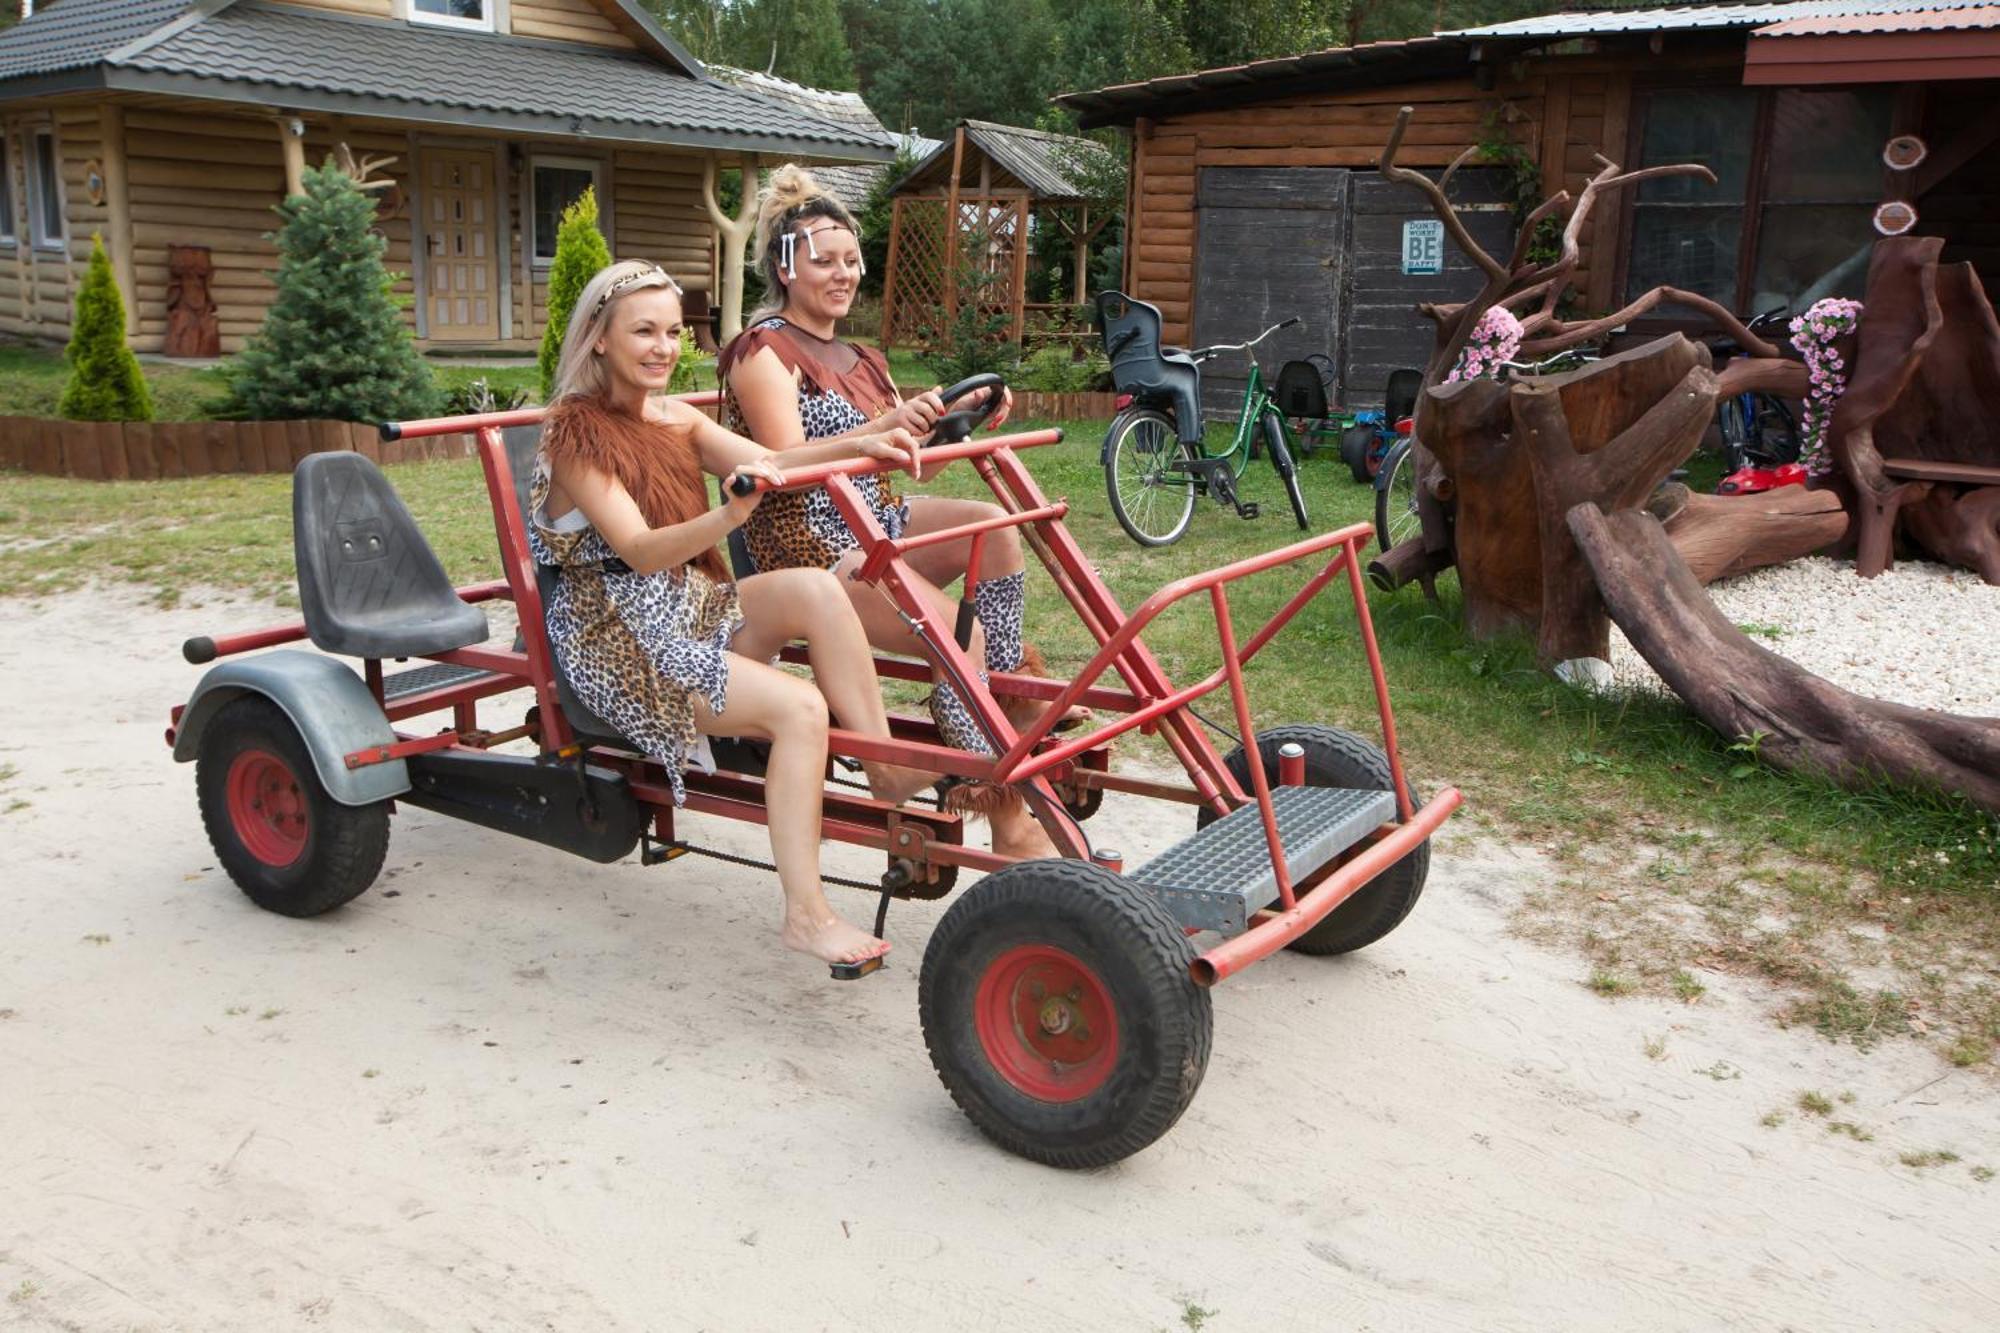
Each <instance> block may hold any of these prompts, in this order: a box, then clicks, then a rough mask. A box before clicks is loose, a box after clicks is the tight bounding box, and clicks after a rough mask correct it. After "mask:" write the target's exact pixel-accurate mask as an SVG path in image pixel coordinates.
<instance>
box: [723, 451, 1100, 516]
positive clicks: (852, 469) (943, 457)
mask: <svg viewBox="0 0 2000 1333" xmlns="http://www.w3.org/2000/svg"><path fill="white" fill-rule="evenodd" d="M1062 437H1063V433H1062V432H1061V431H1059V430H1054V429H1051V430H1031V431H1024V432H1022V433H1021V434H1019V435H996V436H994V437H993V438H991V439H987V440H967V441H965V442H964V443H962V444H934V445H932V446H931V447H930V448H928V449H926V450H924V452H923V461H924V466H925V467H926V468H928V467H931V466H933V465H934V464H938V463H951V462H956V461H957V460H958V459H961V458H984V457H986V456H987V455H989V454H992V453H993V452H994V451H995V450H1009V449H1039V448H1041V447H1042V446H1043V445H1047V444H1061V443H1062ZM903 470H904V468H903V465H902V464H900V463H893V462H890V461H889V460H888V459H886V458H841V459H836V460H835V461H833V462H831V463H811V464H808V465H807V466H805V467H788V468H784V469H782V471H783V472H784V474H785V484H784V485H782V486H773V485H771V484H770V483H769V482H767V481H763V480H761V479H759V480H758V481H757V489H758V490H760V491H797V490H803V489H805V488H806V487H808V486H824V485H826V483H827V482H829V481H831V480H832V479H833V478H835V477H867V476H872V475H874V474H875V473H878V472H901V471H903ZM856 535H857V536H859V535H860V534H858V533H857V534H856ZM883 539H884V540H886V539H887V534H886V533H885V534H884V535H883Z"/></svg>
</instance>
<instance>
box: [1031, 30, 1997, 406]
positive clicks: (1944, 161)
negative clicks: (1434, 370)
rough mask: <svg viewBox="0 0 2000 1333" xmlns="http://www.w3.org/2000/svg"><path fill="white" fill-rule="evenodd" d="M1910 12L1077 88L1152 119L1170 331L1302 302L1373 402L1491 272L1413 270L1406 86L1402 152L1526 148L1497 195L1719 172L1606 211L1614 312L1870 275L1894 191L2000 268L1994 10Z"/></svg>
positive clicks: (1363, 396) (1806, 292)
mask: <svg viewBox="0 0 2000 1333" xmlns="http://www.w3.org/2000/svg"><path fill="white" fill-rule="evenodd" d="M1890 7H1893V8H1894V9H1895V11H1896V12H1895V13H1894V14H1893V15H1887V16H1876V17H1875V19H1874V20H1873V21H1871V20H1870V18H1869V16H1867V15H1865V14H1850V15H1848V16H1847V17H1846V18H1844V19H1838V20H1830V19H1826V18H1824V17H1823V11H1824V9H1825V8H1826V7H1825V6H1824V5H1820V4H1815V3H1803V4H1800V3H1781V4H1739V5H1731V6H1727V7H1714V8H1707V9H1701V8H1696V9H1671V10H1616V11H1608V12H1604V13H1564V14H1552V15H1548V16H1545V17H1541V18H1534V19H1524V20H1520V21H1518V22H1513V23H1503V24H1497V25H1494V26H1491V27H1487V28H1479V29H1469V30H1465V31H1461V32H1450V33H1440V34H1437V35H1435V36H1431V37H1423V38H1417V39H1413V40H1410V41H1404V42H1378V43H1374V44H1371V45H1366V46H1358V47H1352V48H1342V49H1337V50H1331V51H1320V52H1313V53H1309V54H1306V55H1301V56H1296V57H1290V58H1287V59H1281V60H1268V61H1261V62H1258V63H1255V64H1250V65H1244V66H1239V67H1236V68H1231V69H1220V70H1204V71H1200V72H1196V73H1192V74H1186V75H1180V76H1175V77H1171V78H1162V79H1153V80H1149V81H1147V82H1143V83H1135V84H1125V85H1119V86H1116V87H1110V88H1101V89H1097V90H1095V91H1092V92H1085V93H1074V94H1069V95H1066V96H1063V97H1061V98H1058V99H1057V100H1058V101H1059V102H1061V103H1063V104H1064V105H1066V106H1067V107H1069V108H1070V109H1071V110H1072V111H1075V112H1076V113H1077V114H1078V115H1079V117H1080V119H1081V121H1082V124H1083V125H1084V126H1085V127H1086V128H1091V127H1096V126H1103V125H1119V126H1124V127H1127V128H1128V129H1129V130H1130V151H1131V179H1130V194H1129V199H1128V209H1127V219H1126V234H1127V238H1128V240H1127V244H1126V251H1125V275H1124V276H1125V283H1126V289H1127V290H1128V291H1130V292H1132V293H1133V294H1135V295H1138V296H1141V297H1143V298H1145V299H1146V300H1149V301H1152V302H1153V303H1155V304H1156V305H1158V306H1159V307H1160V308H1161V311H1162V313H1163V314H1164V315H1165V317H1166V324H1167V337H1168V338H1169V340H1171V341H1177V342H1185V343H1189V344H1204V343H1210V342H1217V341H1225V340H1233V339H1235V338H1238V337H1240V336H1242V335H1244V334H1246V333H1254V332H1255V331H1256V330H1257V329H1260V328H1262V327H1264V325H1265V324H1267V323H1269V322H1272V319H1271V318H1267V316H1270V317H1277V316H1282V315H1284V314H1299V315H1302V316H1303V317H1304V318H1305V319H1306V321H1307V328H1308V330H1309V331H1310V339H1309V340H1307V339H1303V338H1301V339H1295V340H1294V341H1293V343H1291V344H1284V345H1281V346H1280V347H1279V349H1278V351H1277V353H1276V354H1277V355H1287V354H1293V355H1295V354H1298V353H1299V352H1300V351H1303V350H1315V351H1332V352H1333V353H1335V355H1336V360H1337V361H1338V362H1339V363H1340V364H1341V365H1342V367H1343V369H1342V381H1343V384H1342V389H1343V396H1344V397H1345V398H1347V399H1349V400H1352V401H1358V402H1368V401H1371V400H1372V399H1373V398H1376V397H1378V396H1379V395H1380V393H1381V387H1382V381H1381V376H1380V372H1381V370H1382V369H1383V368H1384V365H1385V364H1386V363H1389V362H1393V361H1396V360H1401V361H1403V362H1404V363H1405V364H1412V365H1421V364H1422V362H1423V356H1422V352H1423V351H1425V350H1427V349H1428V346H1429V334H1428V326H1427V324H1426V323H1425V322H1424V321H1421V320H1420V319H1418V318H1416V317H1414V315H1412V314H1410V313H1409V311H1410V307H1412V306H1413V305H1414V304H1415V303H1416V302H1418V301H1420V300H1440V299H1442V300H1450V299H1458V298H1461V297H1463V296H1467V295H1470V294H1471V292H1472V291H1473V290H1474V289H1476V287H1477V286H1478V283H1477V281H1476V279H1475V276H1474V275H1473V274H1472V273H1471V272H1470V271H1466V270H1459V271H1454V268H1453V264H1452V260H1453V259H1454V258H1456V257H1455V256H1452V255H1450V254H1449V248H1448V247H1447V251H1448V253H1447V257H1446V263H1445V265H1444V268H1443V271H1442V272H1440V273H1437V274H1426V273H1423V272H1421V271H1418V272H1411V271H1408V270H1410V269H1413V268H1414V269H1417V270H1421V269H1423V268H1425V267H1427V264H1426V263H1424V262H1423V261H1424V259H1425V258H1426V256H1425V255H1423V254H1422V253H1421V244H1422V232H1423V230H1424V228H1423V227H1422V226H1421V225H1419V226H1418V227H1417V228H1416V229H1415V235H1414V236H1413V235H1412V233H1411V232H1410V231H1407V230H1406V229H1405V228H1404V227H1403V225H1402V224H1403V223H1404V222H1420V220H1421V218H1422V217H1423V216H1424V214H1423V211H1422V210H1421V209H1420V208H1419V207H1418V203H1417V200H1416V199H1415V198H1414V196H1411V197H1409V198H1397V197H1396V196H1397V195H1400V194H1402V193H1405V192H1400V191H1388V190H1386V189H1385V187H1384V185H1383V183H1382V182H1381V180H1380V179H1379V174H1378V173H1377V172H1376V171H1375V164H1376V162H1377V161H1378V159H1379V157H1380V155H1381V152H1382V149H1383V146H1384V143H1385V141H1386V138H1387V135H1388V133H1389V131H1390V129H1391V127H1392V126H1393V124H1394V122H1395V117H1396V112H1397V108H1398V107H1400V106H1403V105H1410V106H1413V107H1414V108H1415V116H1414V119H1413V122H1412V125H1411V129H1410V132H1409V135H1408V137H1407V139H1406V141H1405V143H1404V146H1403V149H1402V152H1401V154H1400V157H1399V161H1400V162H1401V163H1402V164H1404V165H1409V166H1417V167H1428V168H1433V169H1437V168H1442V167H1443V166H1444V165H1445V164H1447V163H1449V162H1450V161H1451V160H1452V159H1453V158H1454V157H1456V156H1457V155H1458V154H1459V153H1460V152H1461V151H1462V150H1463V149H1465V148H1466V147H1468V146H1469V145H1473V144H1480V143H1487V144H1493V145H1496V146H1499V145H1508V146H1510V147H1509V148H1508V151H1507V153H1506V155H1505V157H1501V158H1489V159H1487V160H1489V161H1494V162H1495V163H1496V165H1494V166H1490V167H1484V168H1481V169H1479V170H1467V169H1462V170H1461V171H1460V172H1458V173H1457V175H1456V176H1455V177H1454V183H1453V190H1452V193H1453V195H1454V200H1455V202H1456V203H1458V204H1459V205H1460V206H1461V207H1462V208H1463V209H1465V210H1467V211H1468V212H1470V213H1473V214H1475V215H1478V214H1483V213H1486V212H1488V211H1490V210H1493V209H1495V208H1499V209H1501V210H1503V211H1504V210H1505V208H1506V205H1507V204H1508V203H1510V202H1513V201H1514V200H1516V199H1517V198H1518V197H1519V196H1520V195H1521V194H1522V193H1530V194H1532V195H1533V196H1534V197H1540V196H1541V195H1542V194H1552V193H1554V192H1555V191H1556V190H1558V189H1567V190H1570V191H1572V192H1574V191H1576V190H1578V189H1580V188H1581V187H1582V186H1583V184H1584V183H1585V182H1586V180H1587V179H1588V178H1589V175H1590V173H1591V172H1592V171H1593V170H1594V169H1595V162H1596V157H1597V155H1599V154H1602V155H1603V156H1605V157H1607V158H1610V159H1611V160H1613V161H1616V162H1618V163H1620V164H1622V165H1624V166H1626V167H1637V166H1643V165H1652V164H1656V163H1662V162H1686V161H1696V162H1703V163H1706V164H1707V165H1709V166H1710V167H1711V168H1712V169H1713V170H1714V171H1715V172H1716V175H1717V177H1718V180H1717V183H1716V184H1715V185H1713V186H1708V185H1703V184H1700V183H1699V182H1694V181H1690V180H1688V179H1686V178H1679V179H1669V180H1660V181H1654V182H1648V183H1646V184H1644V185H1642V186H1641V187H1640V188H1639V189H1638V190H1637V191H1636V192H1632V193H1630V194H1627V193H1626V192H1620V193H1619V194H1618V195H1616V196H1613V197H1612V198H1610V199H1607V200H1606V201H1605V205H1604V206H1600V208H1599V209H1598V210H1597V213H1596V215H1595V220H1594V222H1593V223H1592V225H1591V227H1590V229H1589V232H1588V234H1587V236H1586V238H1585V244H1586V248H1585V251H1584V258H1583V265H1582V272H1581V275H1580V276H1579V278H1578V281H1577V289H1578V291H1579V292H1580V293H1581V294H1582V304H1583V306H1584V308H1585V309H1587V310H1588V311H1590V312H1592V313H1607V312H1611V311H1614V310H1617V309H1619V308H1620V307H1621V305H1622V304H1623V303H1624V301H1625V300H1626V299H1627V297H1628V295H1630V294H1637V293H1639V292H1642V291H1645V290H1647V289H1649V288H1651V287H1654V286H1656V285H1659V284H1662V283H1667V284H1671V285H1673V286H1676V287H1680V288H1683V289H1687V290H1691V291H1697V292H1701V293H1703V294H1705V295H1708V296H1711V297H1713V298H1715V299H1716V300H1718V301H1721V302H1722V303H1724V304H1726V305H1730V306H1732V307H1734V308H1736V309H1739V310H1764V309H1768V308H1770V307H1772V306H1774V305H1791V306H1794V307H1795V308H1796V307H1800V306H1802V305H1803V304H1805V303H1807V302H1809V301H1811V300H1814V299H1817V298H1818V297H1820V296H1826V295H1851V296H1859V295H1860V294H1861V287H1862V283H1863V280H1864V278H1865V273H1866V264H1867V255H1868V253H1869V249H1870V247H1871V246H1872V244H1873V242H1874V241H1875V240H1876V239H1877V231H1876V229H1875V227H1874V225H1873V222H1872V218H1873V215H1874V212H1875V210H1876V208H1877V207H1878V206H1879V205H1880V204H1881V203H1882V202H1883V201H1884V200H1886V199H1890V198H1898V199H1904V200H1907V201H1909V202H1910V203H1912V204H1913V205H1914V207H1915V212H1916V215H1917V221H1916V223H1915V230H1916V231H1917V232H1918V233H1921V234H1932V235H1938V236H1942V237H1944V238H1945V240H1946V256H1945V257H1946V258H1947V259H1954V258H1956V259H1966V260H1970V261H1972V262H1973V263H1974V264H1975V265H1976V266H1977V267H1979V268H1980V269H1981V271H1982V275H1983V276H1984V278H1985V281H1986V283H1987V286H1988V289H1989V290H2000V42H1996V40H1995V39H1996V38H2000V28H1997V27H1996V20H1994V18H1993V14H1994V11H1993V10H1992V8H1991V7H1990V6H1989V7H1985V8H1980V7H1977V6H1973V5H1970V4H1968V3H1966V0H1930V2H1929V3H1926V0H1916V3H1909V2H1908V0H1888V3H1887V4H1885V6H1884V8H1890ZM1866 8H1867V4H1866V0H1863V3H1861V4H1859V5H1857V6H1855V9H1856V10H1865V9H1866ZM1885 28H1888V29H1892V30H1893V31H1884V29H1885ZM1799 43H1806V44H1808V45H1796V44H1799ZM1891 44H1893V45H1894V46H1895V49H1894V50H1893V51H1891V50H1889V49H1888V45H1891ZM1808 47H1809V49H1808ZM1894 136H1914V137H1915V139H1916V140H1917V141H1919V142H1920V143H1921V144H1922V145H1923V149H1924V160H1923V161H1922V162H1921V163H1919V164H1917V165H1915V166H1914V167H1912V168H1910V169H1906V170H1898V169H1894V168H1892V167H1890V166H1889V165H1887V164H1886V163H1885V159H1884V152H1885V148H1886V147H1887V144H1888V142H1889V140H1890V139H1891V138H1892V137H1894ZM1508 159H1511V161H1509V160H1508ZM1537 177H1538V178H1539V179H1536V178H1537ZM1301 214H1304V215H1306V216H1304V217H1301V216H1300V215H1301ZM1385 223H1386V224H1388V225H1386V226H1385ZM1484 225H1486V226H1487V227H1489V228H1492V227H1494V226H1495V225H1501V227H1502V229H1503V230H1504V224H1495V223H1494V222H1493V221H1492V220H1491V219H1490V218H1489V219H1487V220H1486V221H1485V223H1484ZM1475 230H1476V228H1475ZM1406 241H1411V242H1414V243H1415V244H1416V245H1417V246H1418V248H1419V251H1420V252H1419V253H1418V254H1416V255H1414V256H1412V258H1414V259H1415V260H1416V261H1417V262H1415V263H1410V262H1406V256H1405V244H1404V243H1405V242H1406ZM1322 275H1324V276H1322ZM1677 325H1678V326H1680V327H1687V328H1690V329H1692V328H1694V327H1696V325H1695V323H1694V322H1693V321H1691V320H1684V319H1677V318H1676V316H1675V312H1673V311H1671V310H1668V311H1663V312H1660V313H1658V314H1656V315H1654V316H1650V317H1648V318H1646V319H1643V320H1640V321H1635V323H1634V325H1633V328H1634V331H1635V332H1645V331H1649V330H1652V329H1658V328H1664V327H1674V326H1677Z"/></svg>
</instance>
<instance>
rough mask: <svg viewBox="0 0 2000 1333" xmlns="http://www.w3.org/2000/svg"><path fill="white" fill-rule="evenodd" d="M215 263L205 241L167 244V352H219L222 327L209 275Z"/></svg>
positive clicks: (212, 272) (213, 353)
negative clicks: (188, 243) (194, 243)
mask: <svg viewBox="0 0 2000 1333" xmlns="http://www.w3.org/2000/svg"><path fill="white" fill-rule="evenodd" d="M214 273H215V264H214V261H213V260H211V259H210V258H209V252H208V247H207V246H205V245H170V246H168V247H167V339H166V343H165V345H164V346H163V347H162V349H161V350H162V351H164V352H165V353H166V354H167V355H168V356H189V357H204V356H221V355H222V327H221V325H220V324H219V323H218V322H217V321H216V315H215V299H214V297H212V296H211V295H210V294H209V279H210V278H211V277H213V276H214Z"/></svg>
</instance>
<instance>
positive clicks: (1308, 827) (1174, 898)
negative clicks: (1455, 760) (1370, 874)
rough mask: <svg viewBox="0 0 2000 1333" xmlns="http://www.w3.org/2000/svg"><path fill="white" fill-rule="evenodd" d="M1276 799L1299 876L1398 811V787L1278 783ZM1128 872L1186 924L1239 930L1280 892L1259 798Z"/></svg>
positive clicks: (1289, 859) (1282, 835)
mask: <svg viewBox="0 0 2000 1333" xmlns="http://www.w3.org/2000/svg"><path fill="white" fill-rule="evenodd" d="M1271 804H1272V806H1273V807H1274V808H1275V810H1276V812H1277V816H1278V838H1279V841H1281V842H1282V843H1283V844H1284V847H1285V862H1286V864H1287V865H1288V866H1289V867H1290V868H1291V872H1292V882H1293V883H1295V884H1296V883H1298V882H1299V881H1300V880H1303V879H1304V878H1306V877H1307V876H1308V875H1311V874H1312V873H1313V872H1315V871H1317V870H1319V869H1320V868H1321V867H1323V866H1325V865H1326V864H1327V863H1328V862H1329V861H1331V860H1333V859H1334V858H1335V857H1336V856H1339V855H1340V854H1341V853H1342V852H1344V851H1346V850H1347V849H1348V848H1350V847H1352V846H1354V844H1356V843H1358V842H1360V841H1361V840H1362V839H1363V838H1365V837H1367V836H1368V835H1369V834H1370V833H1371V832H1373V831H1374V830H1375V829H1377V828H1378V827H1380V826H1381V825H1383V824H1386V823H1389V822H1391V821H1393V820H1394V819H1395V818H1396V797H1395V794H1394V793H1393V792H1386V791H1357V790H1354V789H1352V788H1348V787H1274V788H1273V789H1272V791H1271ZM1126 878H1128V879H1130V880H1131V881H1132V882H1133V883H1135V884H1143V885H1145V886H1146V887H1147V888H1149V889H1151V890H1153V891H1154V892H1155V893H1157V894H1159V896H1160V901H1161V902H1162V903H1164V904H1165V905H1166V908H1167V910H1168V911H1169V912H1172V913H1173V914H1174V919H1175V920H1176V921H1179V922H1180V923H1181V924H1182V925H1183V926H1190V927H1195V928H1198V929H1201V930H1219V931H1222V932H1223V933H1225V934H1233V933H1235V932H1237V931H1240V930H1243V929H1244V928H1246V927H1247V926H1248V925H1249V923H1250V916H1251V914H1252V913H1253V912H1256V911H1259V910H1260V909H1262V908H1264V907H1267V906H1269V905H1270V904H1271V903H1272V902H1273V901H1275V900H1276V899H1277V896H1278V877H1277V873H1276V872H1275V871H1274V870H1273V869H1272V867H1271V844H1270V842H1269V840H1267V839H1266V838H1265V836H1264V821H1263V818H1262V817H1261V816H1260V815H1259V814H1258V813H1257V803H1256V802H1255V801H1252V802H1251V803H1250V804H1248V805H1246V806H1243V807H1242V808H1241V809H1238V810H1233V811H1231V812H1230V813H1229V814H1227V815H1224V816H1223V817H1222V818H1221V819H1218V820H1216V821H1215V822H1214V823H1213V824H1210V825H1209V826H1208V827H1207V828H1205V829H1202V830H1201V831H1200V832H1198V833H1196V834H1195V835H1194V836H1193V837H1191V838H1187V839H1184V840H1183V841H1181V842H1177V843H1175V844H1174V845H1173V846H1172V847H1169V848H1168V849H1167V850H1166V851H1164V852H1162V853H1160V854H1159V855H1158V856H1157V857H1155V858H1153V859H1152V860H1151V861H1148V862H1147V863H1146V864H1145V865H1143V866H1141V867H1139V868H1138V869H1137V870H1134V871H1131V872H1130V873H1129V874H1128V875H1127V876H1126Z"/></svg>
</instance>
